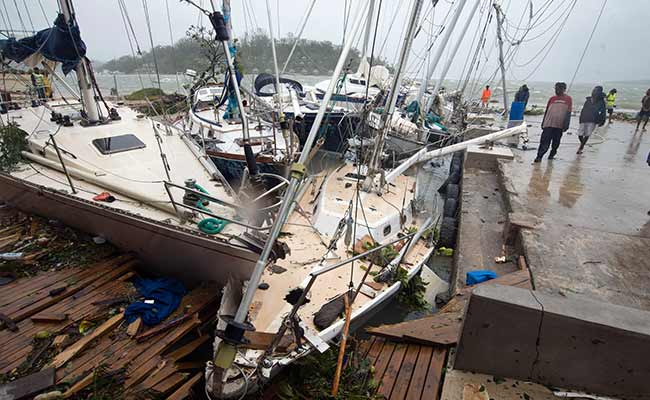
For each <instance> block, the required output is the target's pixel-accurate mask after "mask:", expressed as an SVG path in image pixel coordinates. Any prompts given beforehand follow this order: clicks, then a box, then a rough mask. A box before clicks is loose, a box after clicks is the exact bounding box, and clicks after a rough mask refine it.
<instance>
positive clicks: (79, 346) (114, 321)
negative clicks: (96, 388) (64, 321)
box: [52, 313, 124, 368]
mask: <svg viewBox="0 0 650 400" xmlns="http://www.w3.org/2000/svg"><path fill="white" fill-rule="evenodd" d="M123 319H124V314H122V313H120V314H117V315H116V316H114V317H113V318H111V319H109V320H108V321H106V322H104V323H103V324H102V325H100V326H99V327H98V328H97V329H95V330H94V331H93V332H92V333H91V334H89V335H88V336H84V337H83V338H81V339H80V340H78V341H77V342H75V343H74V344H73V345H72V346H70V347H68V348H67V349H65V350H64V351H63V352H61V353H59V354H58V355H57V356H56V357H55V358H54V360H53V361H52V366H53V367H54V368H60V367H62V366H63V365H64V364H65V363H66V362H68V361H69V360H70V359H72V358H73V357H74V356H76V355H77V354H78V353H80V352H81V351H83V350H84V349H85V348H86V347H88V345H89V344H90V342H92V341H93V340H95V339H97V338H99V337H101V336H102V335H103V334H105V333H107V332H109V331H111V330H113V328H115V327H116V326H117V325H118V324H119V323H120V322H122V320H123Z"/></svg>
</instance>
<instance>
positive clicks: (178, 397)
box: [167, 372, 203, 400]
mask: <svg viewBox="0 0 650 400" xmlns="http://www.w3.org/2000/svg"><path fill="white" fill-rule="evenodd" d="M202 376H203V372H197V373H196V374H194V376H193V377H192V378H190V379H189V380H188V381H187V382H185V383H184V384H183V386H181V387H179V388H178V389H176V391H175V392H174V393H172V394H171V395H169V397H167V400H183V399H186V398H187V397H188V396H189V395H190V390H191V389H192V387H193V386H194V385H195V384H196V382H198V381H199V380H200V379H201V377H202Z"/></svg>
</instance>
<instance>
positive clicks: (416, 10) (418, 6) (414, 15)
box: [364, 0, 424, 188]
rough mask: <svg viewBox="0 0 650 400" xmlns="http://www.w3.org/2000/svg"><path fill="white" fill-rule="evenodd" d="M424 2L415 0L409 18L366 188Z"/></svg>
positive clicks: (386, 130) (392, 109)
mask: <svg viewBox="0 0 650 400" xmlns="http://www.w3.org/2000/svg"><path fill="white" fill-rule="evenodd" d="M423 2H424V1H423V0H415V1H414V2H413V8H412V10H411V17H410V18H409V24H408V29H407V31H406V36H405V37H404V44H403V45H402V50H401V52H400V57H399V63H398V65H397V70H396V71H395V78H393V82H392V85H391V88H390V97H389V100H388V103H387V107H386V108H385V109H384V114H383V115H382V119H381V123H380V125H379V129H380V132H381V133H380V134H379V135H378V136H377V140H376V141H375V146H374V148H373V153H372V158H371V162H370V170H369V173H368V177H367V180H366V183H365V184H364V186H365V187H366V188H369V187H370V186H371V182H372V179H373V178H374V174H375V173H376V172H377V170H378V168H379V164H380V161H381V155H382V152H383V147H384V138H385V137H386V134H387V133H388V126H389V125H390V124H389V123H388V121H389V120H390V118H392V116H393V112H394V111H395V104H397V96H398V95H399V90H400V87H401V85H402V71H403V70H404V67H405V66H406V63H407V61H408V57H409V53H410V52H411V45H412V44H413V37H414V35H415V26H416V23H417V21H418V18H419V17H420V11H421V10H422V3H423Z"/></svg>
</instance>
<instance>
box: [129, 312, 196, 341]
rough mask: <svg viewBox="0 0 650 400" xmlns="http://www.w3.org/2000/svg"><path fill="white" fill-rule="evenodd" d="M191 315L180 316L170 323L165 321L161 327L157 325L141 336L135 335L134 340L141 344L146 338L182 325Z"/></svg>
mask: <svg viewBox="0 0 650 400" xmlns="http://www.w3.org/2000/svg"><path fill="white" fill-rule="evenodd" d="M191 315H192V314H185V315H182V316H180V317H178V318H174V319H172V320H171V321H167V322H165V323H163V324H161V325H158V326H157V327H155V328H152V329H149V330H147V331H144V332H142V333H141V334H139V335H137V336H136V337H135V340H137V341H138V342H142V341H144V340H147V339H148V338H150V337H152V336H155V335H157V334H159V333H161V332H165V331H166V330H169V329H171V328H173V327H175V326H177V325H180V324H182V323H183V322H184V321H186V320H188V319H189V318H190V316H191Z"/></svg>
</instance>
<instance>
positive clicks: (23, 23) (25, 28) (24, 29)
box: [14, 0, 27, 32]
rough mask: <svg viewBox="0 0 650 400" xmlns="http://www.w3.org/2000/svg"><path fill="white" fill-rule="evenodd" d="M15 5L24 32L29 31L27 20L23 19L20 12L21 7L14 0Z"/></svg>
mask: <svg viewBox="0 0 650 400" xmlns="http://www.w3.org/2000/svg"><path fill="white" fill-rule="evenodd" d="M14 6H16V14H18V20H19V21H20V25H21V26H22V27H23V32H27V27H25V22H24V21H23V15H22V14H21V13H20V8H18V2H17V1H16V0H14Z"/></svg>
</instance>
